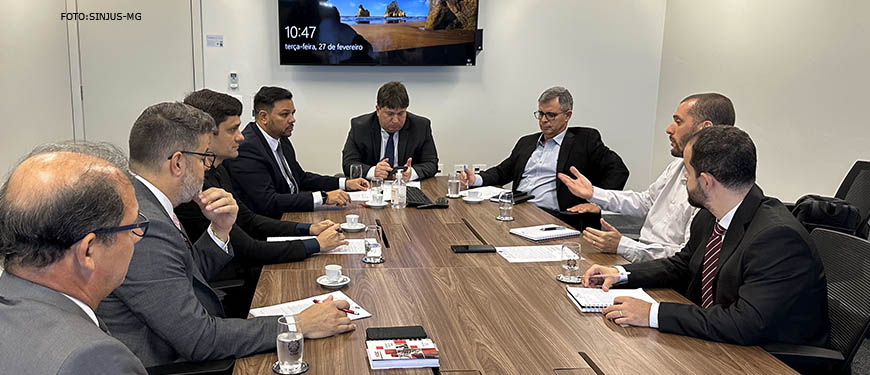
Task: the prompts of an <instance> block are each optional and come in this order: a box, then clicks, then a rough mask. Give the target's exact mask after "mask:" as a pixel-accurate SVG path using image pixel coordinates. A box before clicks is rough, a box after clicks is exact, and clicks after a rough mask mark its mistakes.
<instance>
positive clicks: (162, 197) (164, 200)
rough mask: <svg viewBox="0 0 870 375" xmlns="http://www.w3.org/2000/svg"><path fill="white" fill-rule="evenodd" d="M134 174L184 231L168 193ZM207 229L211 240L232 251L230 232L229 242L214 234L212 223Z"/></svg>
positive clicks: (227, 250) (225, 249)
mask: <svg viewBox="0 0 870 375" xmlns="http://www.w3.org/2000/svg"><path fill="white" fill-rule="evenodd" d="M133 176H134V177H136V179H137V180H139V182H141V183H142V184H143V185H145V187H147V188H148V190H151V193H152V194H154V196H155V197H157V200H158V201H159V202H160V205H161V206H162V207H163V210H164V211H166V214H167V215H169V217H170V218H171V219H172V221H173V223H174V224H175V226H176V227H178V230H180V231H183V229H181V224H179V223H180V222H179V221H178V216H175V211H174V210H173V209H172V201H170V200H169V197H167V196H166V194H163V192H162V191H160V189H158V188H157V186H154V185H152V184H151V183H150V182H148V180H146V179H144V178H142V176H139V175H133ZM206 231H207V232H208V235H209V237H211V240H212V241H214V243H215V244H217V245H218V247H220V248H221V249H223V250H224V251H225V252H226V253H229V252H230V250H229V248H228V247H227V244H228V243H229V242H230V237H229V233H228V234H227V242H223V241H221V240H220V238H218V237H217V236H216V235H215V234H214V231H213V230H212V229H211V224H209V225H208V229H207V230H206ZM191 245H192V244H191Z"/></svg>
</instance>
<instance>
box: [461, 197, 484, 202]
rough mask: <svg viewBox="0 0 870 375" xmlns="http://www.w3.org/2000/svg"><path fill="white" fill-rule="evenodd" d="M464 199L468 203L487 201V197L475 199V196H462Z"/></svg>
mask: <svg viewBox="0 0 870 375" xmlns="http://www.w3.org/2000/svg"><path fill="white" fill-rule="evenodd" d="M462 200H464V201H465V202H467V203H471V204H478V203H480V202H483V201H485V200H486V199H483V198H477V199H474V198H469V197H462Z"/></svg>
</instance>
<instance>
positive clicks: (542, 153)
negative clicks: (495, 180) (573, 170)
mask: <svg viewBox="0 0 870 375" xmlns="http://www.w3.org/2000/svg"><path fill="white" fill-rule="evenodd" d="M567 130H568V129H567V128H566V129H565V130H563V131H562V132H561V133H559V135H557V136H555V137H553V138H550V139H548V140H546V141H544V135H543V134H541V138H539V139H538V143H537V146H536V147H535V151H534V152H532V156H530V157H529V161H528V162H526V168H525V170H524V171H523V177H522V179H521V180H520V184H519V186H517V188H516V189H517V190H518V191H522V192H526V193H529V194H532V195H534V196H535V198H534V199H532V200H530V202H532V203H534V204H535V205H536V206H538V207H542V208H546V209H549V210H553V211H559V200H558V199H556V166H557V164H558V162H559V150H560V149H561V148H562V140H563V139H565V131H567Z"/></svg>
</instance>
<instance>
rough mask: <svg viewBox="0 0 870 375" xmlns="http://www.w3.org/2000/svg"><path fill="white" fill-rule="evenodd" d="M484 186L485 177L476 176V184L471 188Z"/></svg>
mask: <svg viewBox="0 0 870 375" xmlns="http://www.w3.org/2000/svg"><path fill="white" fill-rule="evenodd" d="M481 185H483V177H480V175H479V174H477V173H475V174H474V183H473V184H471V186H481Z"/></svg>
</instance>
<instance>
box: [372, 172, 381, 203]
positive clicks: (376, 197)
mask: <svg viewBox="0 0 870 375" xmlns="http://www.w3.org/2000/svg"><path fill="white" fill-rule="evenodd" d="M369 191H371V195H372V199H371V202H372V203H374V204H378V205H380V204H383V203H384V179H383V178H378V177H375V178H373V179H372V183H371V188H370V189H369Z"/></svg>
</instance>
